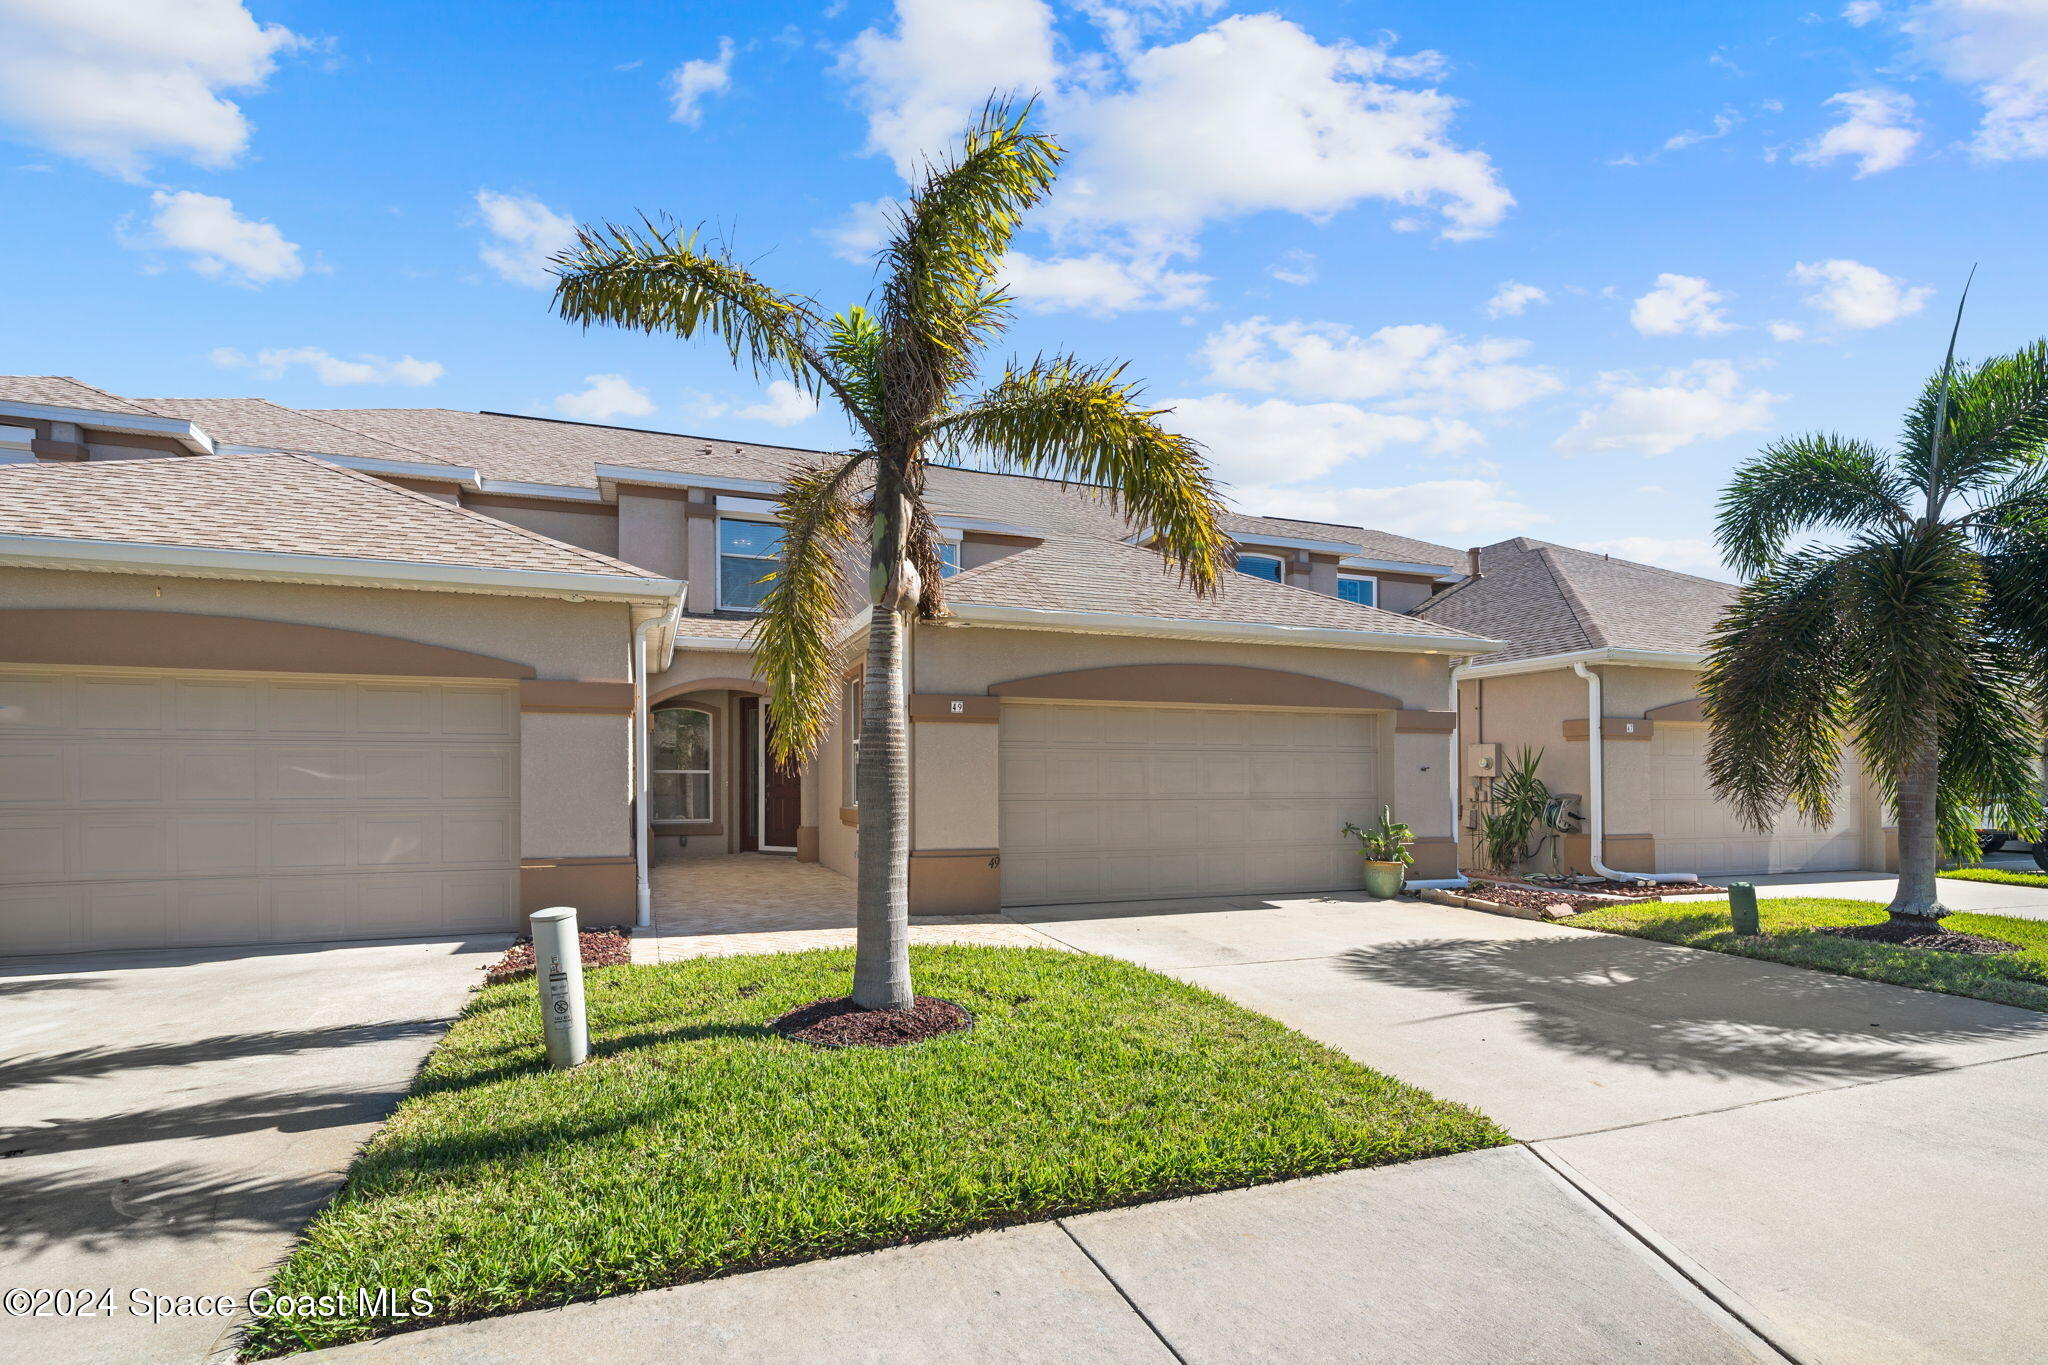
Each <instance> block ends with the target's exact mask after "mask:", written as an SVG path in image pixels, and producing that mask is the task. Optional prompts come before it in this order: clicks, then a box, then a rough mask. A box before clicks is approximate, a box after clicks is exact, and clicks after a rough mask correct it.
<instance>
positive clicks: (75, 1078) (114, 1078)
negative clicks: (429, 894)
mask: <svg viewBox="0 0 2048 1365" xmlns="http://www.w3.org/2000/svg"><path fill="white" fill-rule="evenodd" d="M509 942H510V938H509V936H483V937H479V938H476V939H472V940H467V941H463V942H439V941H434V942H429V941H422V940H408V941H404V942H379V943H346V944H302V945H294V946H292V947H290V948H279V949H247V950H211V951H207V950H182V951H166V952H150V953H96V954H90V955H83V956H77V957H68V958H33V959H28V958H14V959H0V1290H4V1289H10V1288H17V1287H20V1288H28V1289H32V1290H33V1289H38V1288H47V1289H90V1290H93V1291H94V1292H95V1293H96V1292H97V1291H99V1290H102V1289H110V1290H112V1292H113V1299H114V1311H113V1316H111V1317H108V1316H100V1317H95V1318H79V1319H58V1318H39V1317H31V1318H21V1317H14V1316H9V1317H8V1318H7V1319H5V1321H4V1324H0V1340H5V1341H6V1342H7V1349H6V1351H5V1354H6V1355H7V1356H8V1358H10V1359H16V1360H39V1361H100V1360H105V1361H126V1362H133V1361H194V1360H200V1359H204V1358H205V1357H206V1356H207V1355H208V1354H209V1352H211V1351H212V1350H214V1349H215V1348H216V1346H218V1345H219V1344H220V1343H221V1341H222V1338H223V1336H224V1334H225V1333H226V1332H227V1331H228V1330H229V1329H230V1328H231V1327H232V1325H233V1323H232V1321H231V1320H230V1319H227V1318H223V1317H221V1316H187V1317H178V1318H170V1319H166V1320H163V1321H156V1322H152V1321H151V1319H150V1318H149V1317H148V1316H146V1315H145V1316H136V1315H134V1314H132V1313H131V1312H130V1311H129V1310H130V1299H129V1295H130V1293H131V1292H132V1291H135V1290H142V1291H146V1292H147V1293H150V1294H158V1295H167V1296H172V1297H175V1296H179V1295H224V1294H225V1295H235V1296H238V1297H240V1298H243V1299H246V1297H247V1294H248V1292H249V1291H250V1290H251V1289H253V1288H255V1287H256V1286H257V1285H259V1284H260V1283H262V1281H263V1280H264V1279H265V1278H266V1276H267V1274H268V1272H269V1270H270V1268H271V1266H272V1265H273V1264H274V1263H275V1262H276V1260H277V1259H278V1258H279V1257H280V1256H281V1255H282V1254H283V1253H284V1252H285V1250H286V1249H287V1248H288V1247H289V1246H290V1244H291V1241H292V1239H293V1237H294V1235H295V1234H296V1233H297V1232H298V1230H299V1228H300V1227H301V1226H302V1225H303V1224H304V1222H305V1221H306V1219H307V1218H308V1217H309V1216H310V1215H311V1214H312V1213H313V1212H314V1210H316V1209H317V1208H318V1207H319V1206H320V1204H321V1203H322V1202H323V1201H325V1200H326V1198H327V1197H328V1196H329V1195H330V1194H331V1193H332V1192H333V1191H334V1189H335V1187H336V1186H337V1185H338V1184H339V1183H340V1180H341V1177H342V1174H343V1172H344V1171H345V1170H346V1168H347V1166H348V1163H349V1160H350V1158H351V1157H352V1156H353V1154H354V1153H355V1150H356V1148H357V1147H358V1146H359V1145H360V1144H361V1143H362V1142H363V1140H364V1139H365V1138H367V1137H368V1136H369V1135H370V1133H371V1132H372V1131H374V1129H375V1128H376V1126H377V1125H378V1124H379V1123H380V1122H381V1121H382V1120H383V1119H384V1118H385V1116H386V1115H388V1114H389V1113H390V1111H391V1109H392V1107H393V1106H394V1105H395V1104H396V1103H397V1102H398V1100H399V1099H400V1097H402V1096H403V1095H404V1094H405V1092H406V1090H407V1088H408V1087H409V1086H410V1084H411V1082H412V1078H413V1075H414V1074H415V1072H416V1071H417V1070H418V1068H419V1065H420V1063H421V1061H422V1060H423V1059H424V1058H425V1057H426V1054H427V1052H428V1051H429V1050H430V1049H431V1048H432V1047H433V1045H434V1044H435V1043H436V1042H437V1041H438V1040H439V1039H440V1037H441V1034H442V1032H443V1031H444V1030H445V1029H446V1027H447V1025H448V1023H449V1021H450V1020H451V1019H452V1018H453V1017H454V1015H455V1013H456V1012H457V1011H458V1010H459V1009H460V1008H461V1006H462V1002H463V1000H464V998H465V997H466V996H467V995H468V993H469V990H470V988H471V987H472V986H474V985H475V984H476V983H477V982H478V981H479V980H481V976H480V972H479V969H480V968H482V967H483V966H485V965H487V964H488V963H489V962H490V961H492V960H493V959H494V958H495V957H496V956H497V954H499V953H501V952H503V951H504V948H505V946H506V944H508V943H509Z"/></svg>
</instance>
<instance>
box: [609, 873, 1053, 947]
mask: <svg viewBox="0 0 2048 1365" xmlns="http://www.w3.org/2000/svg"><path fill="white" fill-rule="evenodd" d="M650 878H651V881H652V889H653V893H654V895H653V900H654V904H653V920H654V922H653V924H652V925H651V926H650V927H649V928H647V929H644V930H641V931H640V932H639V933H637V934H635V935H634V937H633V958H634V961H636V962H674V961H678V960H680V959H683V958H690V957H715V956H723V955H726V954H731V953H793V952H802V951H804V950H805V949H809V948H839V947H849V946H851V945H852V943H853V929H854V886H853V880H852V879H851V878H849V877H844V876H841V875H840V874H839V873H837V872H834V871H832V870H831V869H830V868H828V867H826V866H824V865H823V864H822V863H811V862H799V861H798V860H797V859H796V858H794V857H792V856H790V855H787V854H773V853H732V854H720V855H714V856H705V857H695V858H678V859H674V860H671V861H667V862H659V863H656V864H655V865H654V867H653V868H652V869H651V870H650ZM910 924H911V938H912V939H913V941H916V942H927V943H984V944H1003V945H1008V946H1012V947H1038V948H1059V947H1063V946H1064V945H1062V944H1060V943H1057V942H1055V941H1053V940H1052V939H1050V938H1048V937H1046V936H1045V935H1044V934H1041V933H1039V932H1038V931H1037V930H1035V929H1030V928H1027V927H1026V926H1024V925H1021V924H1018V923H1016V922H1015V921H1013V920H1011V919H1009V918H1008V917H1006V916H1003V915H935V916H921V915H913V916H912V917H911V921H910Z"/></svg>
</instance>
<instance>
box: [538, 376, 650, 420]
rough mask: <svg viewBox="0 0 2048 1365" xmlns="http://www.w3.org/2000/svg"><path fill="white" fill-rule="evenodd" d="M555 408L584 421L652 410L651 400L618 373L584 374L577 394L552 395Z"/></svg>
mask: <svg viewBox="0 0 2048 1365" xmlns="http://www.w3.org/2000/svg"><path fill="white" fill-rule="evenodd" d="M555 411H557V412H564V413H567V414H568V415H569V416H571V417H580V418H582V419H583V420H584V421H586V422H606V421H610V420H611V419H612V418H614V417H645V416H647V415H648V414H649V413H651V412H653V411H654V400H653V399H651V398H649V397H648V396H647V393H646V391H645V390H643V389H639V388H636V387H634V385H633V383H632V382H631V381H630V380H628V379H627V378H626V376H624V375H622V374H587V375H585V376H583V391H582V392H581V393H564V394H558V395H556V397H555Z"/></svg>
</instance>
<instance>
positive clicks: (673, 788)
mask: <svg viewBox="0 0 2048 1365" xmlns="http://www.w3.org/2000/svg"><path fill="white" fill-rule="evenodd" d="M648 724H649V726H650V730H649V733H648V736H647V747H648V764H647V778H648V784H649V786H650V787H651V788H652V791H653V796H654V810H653V816H654V818H655V819H657V820H694V821H702V820H709V819H710V818H711V713H710V712H709V711H699V710H698V709H696V708H695V707H693V706H665V707H663V708H662V709H661V710H659V711H656V712H655V713H654V715H653V716H652V717H650V718H649V720H648Z"/></svg>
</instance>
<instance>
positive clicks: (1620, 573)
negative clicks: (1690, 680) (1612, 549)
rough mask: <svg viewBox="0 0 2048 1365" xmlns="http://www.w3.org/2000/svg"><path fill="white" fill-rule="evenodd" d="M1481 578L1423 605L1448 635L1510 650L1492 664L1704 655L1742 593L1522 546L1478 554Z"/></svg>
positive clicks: (1549, 547)
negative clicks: (1623, 652)
mask: <svg viewBox="0 0 2048 1365" xmlns="http://www.w3.org/2000/svg"><path fill="white" fill-rule="evenodd" d="M1479 554H1480V564H1479V567H1480V574H1481V576H1480V577H1478V578H1476V579H1468V580H1466V581H1465V582H1464V583H1462V584H1460V585H1458V586H1457V587H1455V588H1453V589H1451V590H1450V591H1449V592H1446V593H1444V594H1442V595H1441V596H1439V597H1436V598H1434V599H1432V600H1431V601H1429V602H1427V603H1425V604H1424V605H1423V606H1422V607H1421V608H1419V609H1418V614H1419V615H1420V616H1422V617H1424V618H1425V619H1427V620H1431V621H1435V622H1437V623H1439V624H1441V625H1446V626H1452V627H1456V628H1458V629H1461V630H1469V631H1471V632H1472V633H1473V634H1475V635H1490V636H1492V637H1493V638H1495V639H1499V640H1506V641H1507V642H1508V647H1507V648H1506V649H1505V650H1503V651H1501V652H1500V653H1498V654H1494V655H1490V656H1489V657H1488V658H1487V660H1486V662H1488V663H1498V662H1503V661H1506V660H1509V659H1528V658H1536V657H1540V656H1542V655H1546V654H1569V653H1573V652H1576V651H1579V650H1587V649H1644V650H1656V651H1662V652H1669V653H1680V654H1699V653H1704V652H1706V649H1707V641H1708V637H1709V636H1710V635H1711V634H1712V633H1713V630H1714V627H1715V625H1716V623H1717V622H1718V621H1719V620H1720V618H1721V614H1722V613H1723V612H1724V611H1726V610H1727V607H1728V604H1729V603H1730V602H1731V601H1733V600H1734V597H1735V591H1736V590H1735V587H1734V585H1733V584H1730V583H1719V582H1716V581H1715V580H1713V579H1711V578H1696V577H1694V576H1693V575H1691V574H1683V573H1677V572H1674V571H1673V570H1670V569H1660V568H1658V567H1656V566H1655V565H1653V564H1638V563H1636V562H1635V561H1634V560H1629V559H1615V558H1613V557H1612V556H1610V555H1603V554H1596V553H1594V552H1593V551H1591V550H1575V549H1573V548H1572V547H1570V546H1568V545H1553V544H1551V543H1549V542H1548V541H1541V540H1531V539H1529V538H1528V537H1526V536H1519V537H1517V538H1515V539H1513V540H1504V541H1502V542H1500V543H1499V544H1498V545H1488V546H1486V547H1484V548H1483V549H1481V550H1480V552H1479Z"/></svg>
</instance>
